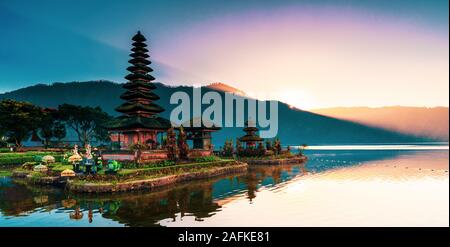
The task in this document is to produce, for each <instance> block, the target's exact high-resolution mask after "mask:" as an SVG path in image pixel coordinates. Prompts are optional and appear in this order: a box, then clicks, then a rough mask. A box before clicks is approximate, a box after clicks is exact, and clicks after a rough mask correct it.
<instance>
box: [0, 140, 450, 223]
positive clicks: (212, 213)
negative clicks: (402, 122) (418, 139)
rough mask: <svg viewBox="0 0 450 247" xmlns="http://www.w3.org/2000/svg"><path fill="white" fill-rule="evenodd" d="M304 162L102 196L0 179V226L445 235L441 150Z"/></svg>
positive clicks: (328, 149) (333, 153) (444, 153)
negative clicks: (438, 230)
mask: <svg viewBox="0 0 450 247" xmlns="http://www.w3.org/2000/svg"><path fill="white" fill-rule="evenodd" d="M305 152H306V154H307V156H308V157H309V161H308V162H307V163H306V164H304V165H286V166H257V167H254V166H253V167H250V168H249V171H248V172H247V173H245V174H239V175H230V176H223V177H218V178H214V179H210V180H202V181H193V182H190V183H186V184H181V185H176V186H172V187H169V188H165V189H161V190H157V191H147V192H134V193H121V194H110V195H101V196H100V195H70V194H68V193H66V192H65V191H64V190H62V189H58V188H53V187H33V186H30V185H27V184H23V183H20V181H13V180H12V179H11V178H8V177H3V178H0V226H447V227H448V226H449V173H448V168H449V151H448V144H444V145H442V144H433V145H421V144H411V145H375V146H374V145H360V146H315V147H309V148H308V149H307V150H306V151H305ZM76 209H79V213H78V214H76V213H75V212H76Z"/></svg>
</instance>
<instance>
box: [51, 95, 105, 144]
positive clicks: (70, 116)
mask: <svg viewBox="0 0 450 247" xmlns="http://www.w3.org/2000/svg"><path fill="white" fill-rule="evenodd" d="M58 110H59V113H60V116H61V119H62V120H63V121H64V122H65V123H66V124H67V126H69V127H70V128H71V129H73V130H74V131H75V133H76V134H77V136H78V140H79V141H80V142H81V143H82V145H83V146H85V145H86V144H88V143H90V142H91V141H93V140H97V141H105V140H108V132H107V130H106V129H105V128H104V127H103V126H104V124H105V123H106V122H108V121H110V120H111V119H112V117H111V116H109V115H108V114H107V113H106V112H104V111H103V110H102V109H101V108H100V107H90V106H76V105H69V104H63V105H60V106H59V107H58Z"/></svg>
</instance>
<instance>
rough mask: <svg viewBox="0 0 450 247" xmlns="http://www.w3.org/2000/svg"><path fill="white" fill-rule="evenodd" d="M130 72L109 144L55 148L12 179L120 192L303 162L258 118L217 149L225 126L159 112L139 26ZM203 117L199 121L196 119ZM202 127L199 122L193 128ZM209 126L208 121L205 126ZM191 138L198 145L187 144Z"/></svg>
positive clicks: (107, 125)
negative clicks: (265, 133) (263, 132)
mask: <svg viewBox="0 0 450 247" xmlns="http://www.w3.org/2000/svg"><path fill="white" fill-rule="evenodd" d="M132 41H133V43H132V49H131V54H130V57H131V59H130V60H129V63H130V66H129V67H128V68H127V70H128V71H129V74H128V75H127V76H125V79H126V80H127V82H126V83H125V84H123V88H124V89H125V91H124V93H123V94H122V95H120V98H121V99H122V100H123V101H124V102H123V103H122V104H121V105H120V106H118V107H117V108H116V111H117V112H119V113H120V114H121V115H120V116H119V117H117V118H114V119H112V120H109V121H107V122H105V123H104V126H103V127H104V128H105V129H106V130H107V131H108V134H109V137H110V143H111V145H110V147H109V148H101V147H95V148H92V147H91V145H89V144H88V143H87V144H86V145H85V146H84V147H81V148H80V147H79V146H78V145H74V146H73V147H71V148H70V149H60V150H59V151H57V152H54V153H52V152H48V151H47V152H42V154H44V155H43V156H42V157H41V156H36V158H34V160H33V161H28V162H25V163H24V164H22V165H21V166H20V167H18V168H16V169H14V171H13V177H15V178H16V179H25V180H27V181H29V182H32V183H34V184H45V185H49V184H51V185H61V186H65V187H66V188H67V189H68V190H69V191H72V192H87V193H92V192H95V193H101V192H118V191H132V190H142V189H154V188H156V187H162V186H167V185H170V184H173V183H178V182H185V181H190V180H194V179H201V178H209V177H213V176H218V175H223V174H231V173H242V172H246V171H247V167H248V164H251V165H285V164H291V163H302V162H305V161H306V159H307V158H306V156H304V155H303V154H302V153H301V152H299V153H297V154H294V153H292V152H291V150H290V148H289V147H287V148H286V149H283V148H282V146H281V143H280V140H279V139H275V140H264V139H263V138H261V137H260V136H259V135H258V131H259V129H258V128H257V127H256V123H255V122H253V121H247V122H246V123H245V128H244V129H243V130H244V132H245V135H243V136H242V137H240V138H237V139H236V143H235V144H233V141H232V140H227V141H226V142H225V145H224V146H223V148H222V149H221V150H214V145H213V144H212V143H213V142H212V133H213V132H216V131H220V129H221V128H220V127H216V126H214V125H212V124H205V123H204V121H202V119H201V118H194V119H191V120H190V121H189V122H188V123H187V122H186V123H185V124H182V125H180V126H174V125H173V124H172V123H171V122H170V121H169V120H168V119H165V118H163V117H161V116H160V115H159V114H160V113H162V112H164V111H165V109H163V108H162V107H161V106H159V105H158V104H157V103H156V102H157V101H158V100H159V99H160V97H159V96H158V95H157V93H156V91H157V90H156V89H157V87H156V86H155V84H154V83H153V81H154V80H155V78H154V77H153V76H152V75H151V74H150V73H151V72H153V69H152V68H150V66H149V65H150V64H151V62H150V60H149V55H148V52H149V50H148V49H147V44H146V38H145V37H144V35H142V33H140V32H138V33H137V34H136V35H134V36H133V38H132ZM197 121H200V123H197ZM194 126H197V127H194ZM207 126H210V127H207ZM188 141H190V142H191V143H192V146H189V145H188Z"/></svg>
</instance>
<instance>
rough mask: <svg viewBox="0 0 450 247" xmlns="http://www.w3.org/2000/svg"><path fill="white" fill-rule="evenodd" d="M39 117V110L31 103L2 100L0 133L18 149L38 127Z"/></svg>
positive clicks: (0, 103) (40, 114) (40, 112)
mask: <svg viewBox="0 0 450 247" xmlns="http://www.w3.org/2000/svg"><path fill="white" fill-rule="evenodd" d="M41 116H42V110H41V108H39V107H37V106H35V105H33V104H31V103H28V102H19V101H15V100H10V99H7V100H3V101H1V102H0V133H3V135H4V136H6V138H7V140H8V141H9V142H13V143H14V144H15V145H16V147H17V148H19V149H20V148H22V142H23V141H25V140H27V139H28V138H30V135H31V133H32V132H33V131H36V130H37V129H38V128H39V127H40V123H41Z"/></svg>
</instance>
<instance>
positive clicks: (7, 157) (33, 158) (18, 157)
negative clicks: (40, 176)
mask: <svg viewBox="0 0 450 247" xmlns="http://www.w3.org/2000/svg"><path fill="white" fill-rule="evenodd" d="M45 155H52V156H53V157H54V158H55V161H56V162H58V161H61V160H62V155H61V154H58V153H52V152H25V153H0V166H8V165H21V164H23V163H25V162H41V161H42V156H45Z"/></svg>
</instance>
